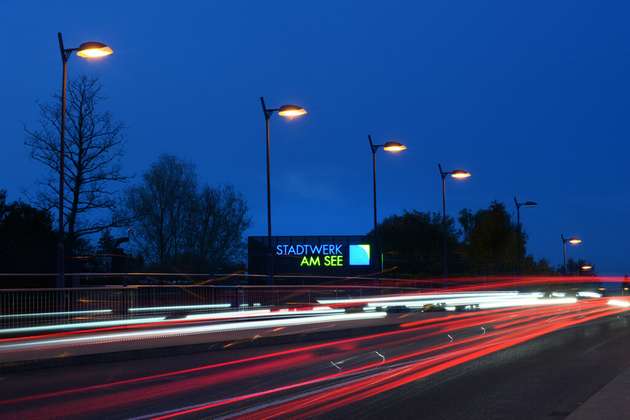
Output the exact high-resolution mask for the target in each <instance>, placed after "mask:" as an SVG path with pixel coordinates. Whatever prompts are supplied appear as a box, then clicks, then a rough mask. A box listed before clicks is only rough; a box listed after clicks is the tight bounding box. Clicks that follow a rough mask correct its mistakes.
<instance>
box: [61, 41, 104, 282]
mask: <svg viewBox="0 0 630 420" xmlns="http://www.w3.org/2000/svg"><path fill="white" fill-rule="evenodd" d="M57 39H58V41H59V52H60V53H61V62H62V64H63V74H62V78H61V114H60V117H59V119H60V121H59V242H58V244H57V287H64V286H65V266H64V263H65V261H64V259H65V251H64V245H63V234H64V225H63V217H64V214H63V212H64V205H63V204H64V182H65V180H64V178H65V162H64V160H65V155H64V152H65V149H66V142H65V132H66V91H67V85H68V59H69V58H70V56H71V55H72V53H73V52H76V54H77V55H78V56H79V57H83V58H87V59H90V58H100V57H105V56H107V55H111V54H113V53H114V51H113V50H112V49H111V48H110V47H109V46H107V45H106V44H103V43H102V42H94V41H90V42H84V43H83V44H81V45H79V47H78V48H65V47H64V45H63V37H62V36H61V32H57Z"/></svg>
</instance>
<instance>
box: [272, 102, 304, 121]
mask: <svg viewBox="0 0 630 420" xmlns="http://www.w3.org/2000/svg"><path fill="white" fill-rule="evenodd" d="M306 114H307V112H306V110H305V109H304V108H302V107H301V106H297V105H282V106H281V107H280V108H279V109H278V115H280V116H281V117H285V118H288V119H290V120H291V119H293V118H297V117H301V116H302V115H306Z"/></svg>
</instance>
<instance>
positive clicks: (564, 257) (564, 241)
mask: <svg viewBox="0 0 630 420" xmlns="http://www.w3.org/2000/svg"><path fill="white" fill-rule="evenodd" d="M560 239H562V265H563V266H564V274H567V244H569V245H571V246H577V245H580V244H581V243H582V240H581V239H580V238H578V237H576V236H572V237H570V238H565V237H564V235H563V234H561V235H560Z"/></svg>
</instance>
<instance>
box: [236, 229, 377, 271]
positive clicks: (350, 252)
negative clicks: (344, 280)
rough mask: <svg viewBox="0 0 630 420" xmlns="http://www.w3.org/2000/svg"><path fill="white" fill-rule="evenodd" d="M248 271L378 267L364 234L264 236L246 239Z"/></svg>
mask: <svg viewBox="0 0 630 420" xmlns="http://www.w3.org/2000/svg"><path fill="white" fill-rule="evenodd" d="M247 250H248V272H249V273H251V274H266V273H268V272H269V269H270V265H271V264H273V272H274V273H275V274H322V275H332V276H334V275H340V276H345V275H358V274H370V273H373V272H374V271H375V270H376V267H377V266H378V258H377V254H376V252H375V249H374V246H373V245H372V243H371V240H370V239H369V238H367V237H365V236H272V237H271V244H270V245H269V246H268V244H267V237H266V236H250V237H249V238H248V247H247Z"/></svg>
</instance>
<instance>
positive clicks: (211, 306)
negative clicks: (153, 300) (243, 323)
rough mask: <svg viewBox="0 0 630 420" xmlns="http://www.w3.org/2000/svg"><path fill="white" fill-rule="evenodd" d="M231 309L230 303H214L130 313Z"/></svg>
mask: <svg viewBox="0 0 630 420" xmlns="http://www.w3.org/2000/svg"><path fill="white" fill-rule="evenodd" d="M231 307H232V305H231V304H229V303H213V304H208V305H180V306H153V307H144V308H129V312H151V311H181V310H187V309H224V308H231Z"/></svg>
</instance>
